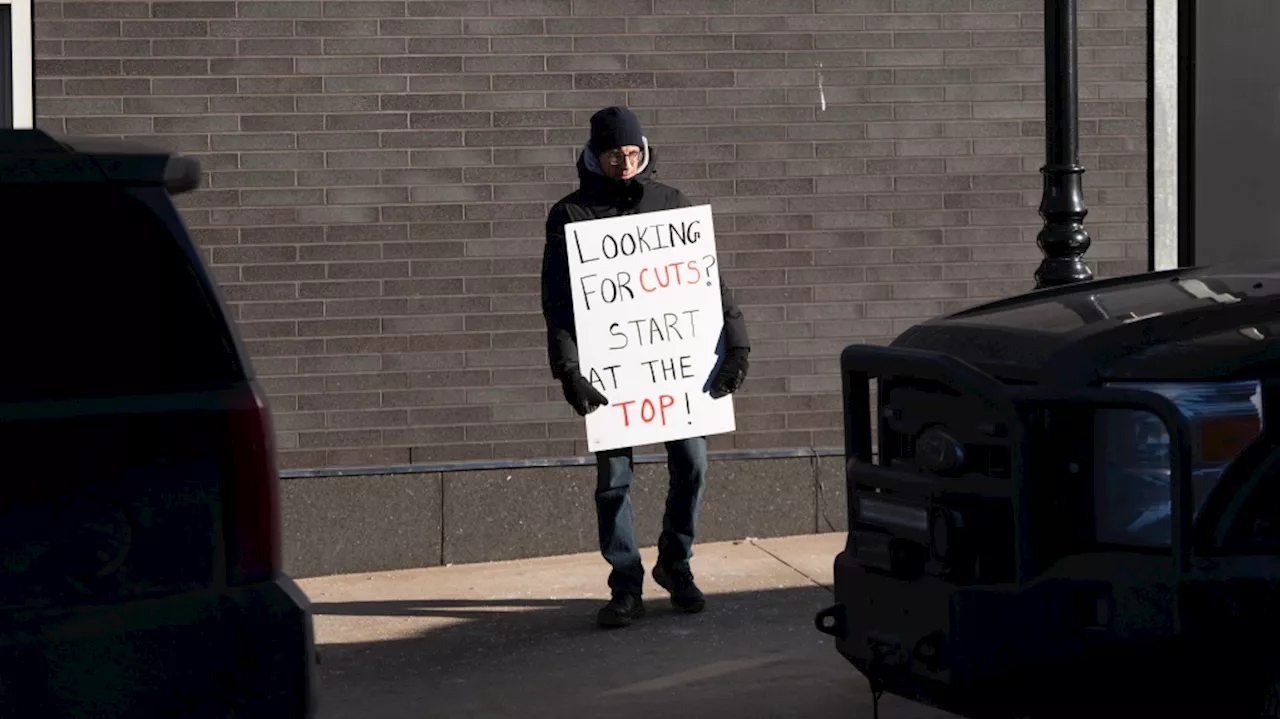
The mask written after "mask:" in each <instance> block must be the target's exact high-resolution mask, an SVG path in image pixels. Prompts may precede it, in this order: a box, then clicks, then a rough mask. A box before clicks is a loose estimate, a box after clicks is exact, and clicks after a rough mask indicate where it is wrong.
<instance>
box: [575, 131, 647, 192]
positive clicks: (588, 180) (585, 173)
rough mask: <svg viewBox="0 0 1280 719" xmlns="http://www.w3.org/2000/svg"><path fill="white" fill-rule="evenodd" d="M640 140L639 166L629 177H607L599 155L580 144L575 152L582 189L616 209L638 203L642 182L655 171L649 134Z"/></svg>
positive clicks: (644, 182) (643, 183) (645, 182)
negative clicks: (627, 178)
mask: <svg viewBox="0 0 1280 719" xmlns="http://www.w3.org/2000/svg"><path fill="white" fill-rule="evenodd" d="M643 141H644V145H643V147H641V152H642V153H643V157H642V158H641V161H640V169H639V170H638V171H637V172H636V174H635V176H634V177H632V178H631V179H629V180H615V179H613V178H611V177H607V176H606V175H605V174H604V171H603V170H601V168H600V159H599V158H598V157H596V155H595V153H593V152H591V150H590V148H589V147H588V146H587V145H583V146H582V151H581V152H579V153H578V183H579V187H580V188H581V189H582V192H583V193H585V194H586V195H587V196H588V197H590V198H591V199H592V200H593V201H595V202H599V203H601V204H604V205H609V206H611V207H617V208H620V209H621V208H626V207H630V206H632V205H635V204H636V203H638V202H639V201H640V198H641V197H642V196H643V195H644V186H645V185H646V184H647V183H648V182H650V181H651V180H652V179H653V175H654V173H655V171H656V167H655V163H654V157H653V148H652V147H651V146H650V145H649V138H647V137H646V138H643Z"/></svg>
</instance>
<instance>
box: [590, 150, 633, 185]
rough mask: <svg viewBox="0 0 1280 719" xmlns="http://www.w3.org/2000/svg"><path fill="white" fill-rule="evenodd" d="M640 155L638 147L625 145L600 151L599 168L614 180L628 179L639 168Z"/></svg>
mask: <svg viewBox="0 0 1280 719" xmlns="http://www.w3.org/2000/svg"><path fill="white" fill-rule="evenodd" d="M640 157H641V152H640V148H639V147H636V146H635V145H625V146H623V147H619V148H617V149H614V150H609V151H608V152H602V153H600V169H601V170H602V171H603V172H604V174H605V176H606V177H610V178H612V179H615V180H630V179H631V178H633V177H635V176H636V172H638V171H639V170H640Z"/></svg>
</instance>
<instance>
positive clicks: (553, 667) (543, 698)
mask: <svg viewBox="0 0 1280 719" xmlns="http://www.w3.org/2000/svg"><path fill="white" fill-rule="evenodd" d="M830 601H831V595H830V593H829V592H827V591H825V590H824V589H821V588H819V587H816V586H815V587H802V588H791V589H779V590H767V591H753V592H741V593H731V594H719V595H711V596H709V597H708V606H707V610H706V611H705V612H704V613H702V614H696V615H685V614H678V613H676V612H675V610H673V609H672V608H671V606H670V604H669V603H668V601H667V597H666V596H665V595H655V594H649V595H646V606H647V608H648V611H649V613H648V616H646V617H645V618H644V619H642V620H640V621H639V622H637V623H636V624H635V625H634V626H632V627H630V628H627V629H621V630H611V631H606V630H601V629H598V628H597V627H596V626H595V624H594V617H595V612H596V610H597V609H598V608H599V607H600V606H601V605H602V604H603V600H601V599H581V598H574V599H565V600H548V599H544V598H538V599H522V598H519V597H513V598H504V599H493V600H484V601H476V600H458V601H452V600H439V599H434V600H427V601H420V602H418V601H386V602H379V601H361V602H347V603H329V602H316V603H314V604H313V605H312V610H313V612H314V613H315V615H316V622H317V625H318V626H320V627H322V628H323V629H324V631H321V632H320V634H321V641H326V637H343V636H359V637H361V639H362V641H360V642H359V643H331V644H324V645H322V646H321V652H322V655H323V662H324V663H323V664H322V665H321V666H320V667H319V670H320V677H321V690H320V702H321V707H320V714H319V716H320V717H322V718H324V719H336V718H337V717H366V716H367V717H389V718H391V717H396V718H398V717H415V718H422V717H451V718H452V717H486V718H495V717H516V716H519V717H584V718H585V717H610V718H611V719H612V718H618V719H623V718H627V717H655V716H656V717H663V716H664V715H665V716H671V717H673V718H674V717H690V718H694V717H696V718H697V719H713V718H715V717H744V718H745V717H863V716H866V717H869V716H871V697H870V694H869V692H868V691H867V684H866V681H865V680H863V678H862V677H861V675H859V674H858V673H857V672H856V671H855V670H854V669H853V667H852V666H851V665H849V664H848V663H847V662H846V661H845V660H844V658H843V657H841V656H840V655H839V654H838V653H837V652H836V651H835V647H834V645H833V642H832V641H831V640H830V638H828V637H825V636H824V635H822V634H820V633H818V632H817V630H815V629H814V626H813V615H814V613H815V612H816V611H818V610H819V609H821V608H823V607H825V606H826V605H827V604H829V603H830ZM371 638H380V640H378V639H371ZM365 639H371V640H368V641H363V640H365ZM881 716H882V717H885V719H923V718H924V717H944V716H948V715H946V714H944V713H942V712H938V711H936V710H933V709H928V708H926V707H922V706H919V705H916V704H912V703H910V702H906V701H902V700H899V699H895V698H893V697H887V696H886V697H885V698H884V699H882V701H881Z"/></svg>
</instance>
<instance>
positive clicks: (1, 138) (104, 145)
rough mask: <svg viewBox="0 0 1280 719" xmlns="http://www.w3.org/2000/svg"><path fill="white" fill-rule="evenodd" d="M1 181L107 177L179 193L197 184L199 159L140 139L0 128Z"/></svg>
mask: <svg viewBox="0 0 1280 719" xmlns="http://www.w3.org/2000/svg"><path fill="white" fill-rule="evenodd" d="M14 156H22V157H24V158H26V161H25V162H17V163H14V162H4V163H0V184H3V183H32V182H109V183H116V184H123V185H160V186H162V187H164V188H165V189H166V190H167V191H168V192H169V194H171V195H179V194H182V193H184V192H190V191H191V190H194V189H197V188H198V187H200V161H199V160H197V159H195V158H194V157H187V156H185V155H181V154H179V153H175V152H169V151H167V150H162V149H159V148H156V147H152V146H149V145H146V144H143V143H139V142H131V141H127V140H116V139H110V138H99V137H75V136H64V135H57V136H55V135H51V134H49V133H47V132H45V131H43V130H0V158H5V157H14Z"/></svg>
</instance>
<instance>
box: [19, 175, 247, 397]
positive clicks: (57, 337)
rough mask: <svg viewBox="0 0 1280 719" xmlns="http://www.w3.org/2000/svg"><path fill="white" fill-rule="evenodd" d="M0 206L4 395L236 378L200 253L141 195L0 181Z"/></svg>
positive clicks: (119, 391)
mask: <svg viewBox="0 0 1280 719" xmlns="http://www.w3.org/2000/svg"><path fill="white" fill-rule="evenodd" d="M147 191H152V190H147ZM154 191H156V192H163V191H162V190H154ZM0 207H3V209H4V211H3V222H4V225H5V230H4V232H3V234H2V235H0V238H2V239H0V251H3V253H4V258H3V267H4V273H3V274H4V279H3V281H2V282H0V317H3V324H2V325H0V326H2V327H3V331H4V339H5V341H4V343H3V346H4V351H3V354H4V361H3V363H0V364H3V366H4V367H5V370H4V373H3V375H2V377H3V379H0V402H16V401H30V400H47V399H65V398H72V397H94V396H104V395H129V394H146V393H156V392H182V391H192V390H199V389H208V388H210V387H214V386H223V385H225V384H227V383H228V382H232V381H235V380H237V379H239V378H240V377H239V375H240V370H239V362H238V359H237V356H236V353H235V348H234V345H232V344H231V341H230V337H229V335H228V333H227V331H226V327H225V324H224V321H223V319H222V316H221V312H220V309H219V308H218V306H217V300H216V299H215V297H214V296H213V295H211V294H210V293H209V292H207V291H206V286H205V284H204V281H203V280H202V279H201V274H200V272H199V270H198V269H197V268H196V267H194V266H193V264H192V263H193V262H198V260H194V259H193V258H191V257H190V256H189V255H188V254H187V252H186V251H184V247H183V245H182V244H181V243H182V242H184V241H185V238H175V237H174V236H173V235H172V234H171V233H170V231H169V230H168V228H167V227H166V226H165V225H164V223H163V222H162V221H161V219H160V218H159V217H158V216H157V215H156V214H155V213H154V211H153V210H151V209H150V208H149V207H148V206H147V205H145V204H144V203H143V202H142V201H141V200H139V199H138V198H136V197H135V196H132V195H130V194H129V193H128V192H126V191H125V190H124V189H121V188H118V187H112V186H109V185H53V184H48V185H0Z"/></svg>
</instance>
